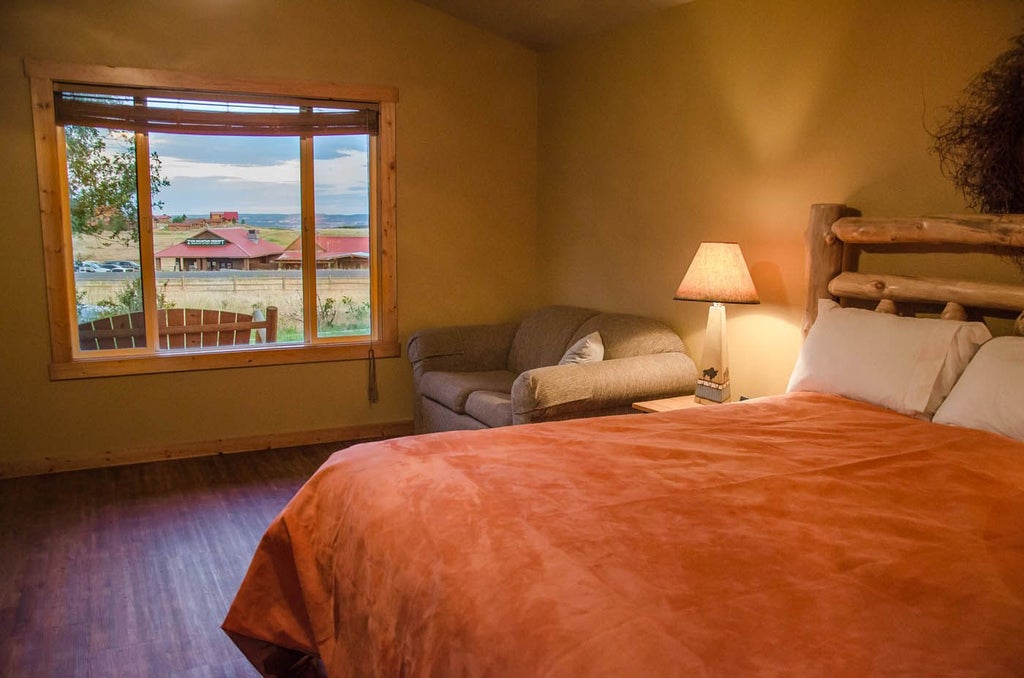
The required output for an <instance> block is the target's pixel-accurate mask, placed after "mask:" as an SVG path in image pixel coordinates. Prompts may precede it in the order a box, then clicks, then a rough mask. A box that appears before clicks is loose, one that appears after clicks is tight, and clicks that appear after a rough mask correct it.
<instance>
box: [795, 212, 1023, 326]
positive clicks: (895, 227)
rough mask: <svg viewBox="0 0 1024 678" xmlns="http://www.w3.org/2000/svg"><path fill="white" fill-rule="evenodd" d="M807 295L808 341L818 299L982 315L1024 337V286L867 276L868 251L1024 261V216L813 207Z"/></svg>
mask: <svg viewBox="0 0 1024 678" xmlns="http://www.w3.org/2000/svg"><path fill="white" fill-rule="evenodd" d="M806 238H807V257H808V259H807V264H808V295H807V308H806V311H805V314H804V327H803V331H804V334H805V335H806V334H807V331H808V330H809V329H810V327H811V325H812V324H813V323H814V319H815V317H816V316H817V312H818V299H827V298H832V299H836V300H838V301H839V302H840V303H842V304H843V305H858V306H867V307H869V308H870V307H871V304H874V308H875V310H876V311H880V312H882V313H895V314H899V315H916V314H918V313H934V314H938V315H939V316H940V317H942V318H948V319H954V320H965V319H972V320H976V319H977V320H980V319H981V318H982V317H983V316H992V317H1003V318H1009V319H1014V318H1016V321H1015V323H1014V331H1015V333H1016V334H1020V335H1024V312H1022V310H1024V283H1019V284H1014V283H992V282H980V281H965V280H956V279H951V278H933V277H916V276H904V275H890V274H874V273H861V272H859V271H858V264H859V259H860V253H861V252H888V253H899V252H958V253H963V252H977V253H985V254H994V255H1004V256H1005V255H1010V256H1015V257H1018V260H1019V258H1020V257H1022V256H1024V215H1022V214H1001V215H989V214H980V215H962V216H961V215H957V216H934V217H932V216H929V217H915V218H885V217H872V218H866V217H861V216H860V212H858V211H857V210H855V209H853V208H850V207H848V206H846V205H843V204H832V203H829V204H817V205H812V206H811V218H810V222H809V224H808V227H807V232H806Z"/></svg>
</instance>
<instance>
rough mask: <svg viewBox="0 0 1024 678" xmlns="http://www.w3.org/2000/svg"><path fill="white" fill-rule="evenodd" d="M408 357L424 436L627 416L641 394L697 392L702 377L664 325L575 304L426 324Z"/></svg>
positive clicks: (646, 397) (661, 395) (414, 337)
mask: <svg viewBox="0 0 1024 678" xmlns="http://www.w3.org/2000/svg"><path fill="white" fill-rule="evenodd" d="M602 347H603V356H600V354H601V348H602ZM570 349H573V350H572V351H570ZM595 349H596V350H595ZM567 353H568V355H567ZM593 353H597V354H598V356H596V357H599V359H590V360H588V358H593V357H595V356H593V355H592V354H593ZM408 355H409V360H410V361H411V362H412V368H413V380H414V383H415V387H416V431H417V432H418V433H424V432H430V431H445V430H452V429H478V428H491V427H496V426H507V425H510V424H525V423H530V422H538V421H550V420H556V419H572V418H576V417H594V416H600V415H606V414H622V413H628V412H631V411H632V410H631V405H632V403H633V402H635V401H637V400H650V399H655V398H664V397H669V396H674V395H681V394H686V393H693V390H694V387H695V385H696V379H697V368H696V366H695V365H694V362H693V360H692V359H691V358H690V356H689V355H688V354H687V351H686V346H685V345H684V344H683V341H682V339H680V338H679V335H677V334H676V333H675V332H673V331H672V330H671V329H670V328H669V327H668V326H666V325H665V324H663V323H660V322H658V321H656V320H651V319H649V318H643V317H640V316H635V315H625V314H618V313H601V312H599V311H594V310H591V309H586V308H577V307H574V306H548V307H544V308H541V309H539V310H537V311H534V312H533V313H531V314H529V315H527V316H526V317H525V318H523V319H522V320H521V321H520V322H517V323H509V324H501V325H471V326H459V327H441V328H433V329H426V330H421V331H419V332H416V333H415V334H413V335H412V337H410V339H409V347H408ZM560 362H563V363H564V364H559V363H560Z"/></svg>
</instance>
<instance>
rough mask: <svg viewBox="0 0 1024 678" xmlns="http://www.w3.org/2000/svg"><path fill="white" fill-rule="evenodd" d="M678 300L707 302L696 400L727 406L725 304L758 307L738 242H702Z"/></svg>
mask: <svg viewBox="0 0 1024 678" xmlns="http://www.w3.org/2000/svg"><path fill="white" fill-rule="evenodd" d="M675 299H678V300H680V301H710V302H712V303H711V308H709V309H708V329H707V334H706V336H705V338H704V353H703V355H702V356H701V361H700V373H699V374H698V375H697V390H696V393H695V399H696V401H697V402H699V403H702V404H707V403H726V402H729V400H730V399H731V397H732V394H731V393H730V391H729V346H728V344H727V343H726V337H725V306H724V304H759V303H761V300H760V299H758V298H757V290H756V289H754V281H753V280H751V279H750V271H748V270H747V262H746V261H744V259H743V252H741V251H740V246H739V244H738V243H734V242H702V243H701V244H700V247H698V248H697V253H696V254H695V255H694V256H693V261H692V262H690V267H689V268H688V269H687V270H686V275H684V276H683V281H682V282H681V283H679V289H678V290H676V294H675Z"/></svg>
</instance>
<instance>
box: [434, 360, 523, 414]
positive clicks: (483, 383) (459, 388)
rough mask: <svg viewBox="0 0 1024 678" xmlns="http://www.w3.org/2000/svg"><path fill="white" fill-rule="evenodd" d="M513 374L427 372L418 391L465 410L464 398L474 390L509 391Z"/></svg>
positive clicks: (455, 408)
mask: <svg viewBox="0 0 1024 678" xmlns="http://www.w3.org/2000/svg"><path fill="white" fill-rule="evenodd" d="M516 376H517V375H515V374H513V373H512V372H508V371H506V370H494V371H490V372H427V373H426V374H424V375H423V379H422V380H421V382H420V393H421V394H423V395H425V396H426V397H428V398H430V399H431V400H434V401H437V402H439V403H441V404H442V405H444V406H445V407H447V408H448V409H450V410H452V411H453V412H458V413H459V414H463V413H465V412H466V400H468V399H469V396H470V394H471V393H473V392H475V391H497V392H499V393H511V392H512V383H513V382H514V381H515V380H516Z"/></svg>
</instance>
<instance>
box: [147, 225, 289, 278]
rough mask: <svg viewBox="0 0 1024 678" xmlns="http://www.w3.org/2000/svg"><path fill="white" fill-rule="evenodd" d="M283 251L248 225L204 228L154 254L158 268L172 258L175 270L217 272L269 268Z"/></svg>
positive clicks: (162, 266) (163, 267)
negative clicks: (226, 269) (244, 226)
mask: <svg viewBox="0 0 1024 678" xmlns="http://www.w3.org/2000/svg"><path fill="white" fill-rule="evenodd" d="M283 251H284V248H283V247H281V246H280V245H278V244H276V243H272V242H268V241H266V240H264V239H263V238H260V237H259V234H258V232H257V231H256V230H255V229H252V228H243V227H228V228H204V229H203V230H201V231H199V232H198V233H196V234H195V235H193V236H191V237H189V238H186V239H185V240H184V241H182V242H180V243H178V244H176V245H171V246H170V247H166V248H164V249H162V250H160V251H159V252H157V253H156V255H155V256H156V259H157V261H158V262H160V268H161V269H165V268H168V267H166V266H164V264H163V260H164V259H171V260H173V262H174V263H173V265H172V266H170V267H169V268H172V269H173V270H175V271H217V270H220V269H224V268H229V269H237V270H242V271H248V270H252V269H256V268H268V267H272V266H273V264H272V262H273V261H274V260H275V259H277V257H278V256H280V255H281V253H282V252H283Z"/></svg>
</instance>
